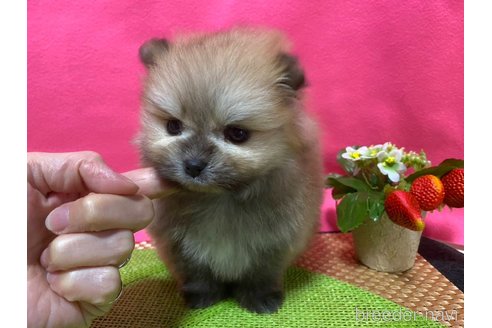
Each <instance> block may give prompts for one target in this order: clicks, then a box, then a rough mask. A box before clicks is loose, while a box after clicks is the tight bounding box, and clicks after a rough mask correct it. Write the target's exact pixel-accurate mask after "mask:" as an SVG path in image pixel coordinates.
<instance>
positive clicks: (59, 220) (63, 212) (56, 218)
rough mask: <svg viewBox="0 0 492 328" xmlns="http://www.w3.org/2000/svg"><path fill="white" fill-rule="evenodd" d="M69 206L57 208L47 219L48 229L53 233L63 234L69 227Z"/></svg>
mask: <svg viewBox="0 0 492 328" xmlns="http://www.w3.org/2000/svg"><path fill="white" fill-rule="evenodd" d="M68 215H69V210H68V205H62V206H60V207H57V208H55V209H54V210H53V211H51V213H50V214H49V215H48V217H47V218H46V222H45V224H46V228H48V230H51V231H53V232H62V231H63V230H65V228H67V227H68Z"/></svg>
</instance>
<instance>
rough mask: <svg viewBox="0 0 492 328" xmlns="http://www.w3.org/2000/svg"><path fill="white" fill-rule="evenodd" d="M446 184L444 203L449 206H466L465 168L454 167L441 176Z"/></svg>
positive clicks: (444, 184)
mask: <svg viewBox="0 0 492 328" xmlns="http://www.w3.org/2000/svg"><path fill="white" fill-rule="evenodd" d="M441 181H442V184H443V186H444V192H445V193H446V195H445V196H444V203H445V204H446V205H448V206H449V207H459V208H461V207H464V206H465V169H453V170H451V171H450V172H449V173H448V174H446V175H445V176H443V177H442V178H441Z"/></svg>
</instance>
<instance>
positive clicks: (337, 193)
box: [325, 173, 357, 199]
mask: <svg viewBox="0 0 492 328" xmlns="http://www.w3.org/2000/svg"><path fill="white" fill-rule="evenodd" d="M341 177H342V176H341V175H340V174H336V173H332V174H329V175H328V176H327V177H326V180H325V186H326V187H327V188H333V190H332V192H331V195H332V197H333V199H340V198H342V197H343V196H345V195H346V194H348V193H351V192H356V191H357V190H355V189H353V188H351V187H348V186H346V185H344V184H343V183H341V182H339V181H338V179H339V178H341Z"/></svg>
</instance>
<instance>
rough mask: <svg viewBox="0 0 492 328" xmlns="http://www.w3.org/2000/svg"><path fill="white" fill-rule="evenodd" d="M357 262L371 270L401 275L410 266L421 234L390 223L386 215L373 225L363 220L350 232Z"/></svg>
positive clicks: (372, 222) (369, 221)
mask: <svg viewBox="0 0 492 328" xmlns="http://www.w3.org/2000/svg"><path fill="white" fill-rule="evenodd" d="M352 234H353V237H354V244H355V252H356V255H357V257H358V259H359V260H360V261H361V262H362V263H363V264H365V265H366V266H368V267H369V268H371V269H374V270H377V271H383V272H402V271H406V270H408V269H410V268H412V267H413V265H414V263H415V257H416V255H417V250H418V248H419V243H420V237H421V236H422V232H421V231H413V230H409V229H407V228H403V227H401V226H399V225H397V224H395V223H393V222H392V221H391V220H390V219H389V218H388V217H387V216H386V214H383V216H382V217H381V219H380V220H378V221H376V222H374V221H373V220H367V221H366V222H364V223H363V224H362V225H361V226H360V227H358V228H357V229H355V230H353V231H352Z"/></svg>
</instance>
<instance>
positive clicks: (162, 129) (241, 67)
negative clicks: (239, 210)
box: [138, 30, 304, 191]
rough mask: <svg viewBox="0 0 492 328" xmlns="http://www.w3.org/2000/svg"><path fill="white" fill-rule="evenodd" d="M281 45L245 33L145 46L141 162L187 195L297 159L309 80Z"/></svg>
mask: <svg viewBox="0 0 492 328" xmlns="http://www.w3.org/2000/svg"><path fill="white" fill-rule="evenodd" d="M282 47H283V43H282V41H281V38H280V37H279V36H278V35H275V34H268V33H266V34H265V33H261V32H251V31H241V30H239V31H238V30H236V31H232V32H227V33H220V34H215V35H211V36H200V37H195V38H193V39H186V40H177V41H176V42H175V43H173V44H170V43H168V42H167V41H165V40H155V39H154V40H151V41H149V42H147V43H145V44H144V45H143V46H142V47H141V49H140V57H141V60H142V62H143V63H144V64H145V65H146V66H147V68H148V77H147V80H146V84H145V89H144V97H143V112H142V131H141V134H140V136H139V139H138V142H139V145H140V148H141V152H142V157H143V160H144V162H145V163H146V164H148V165H152V166H153V167H155V168H156V170H157V172H158V173H159V174H160V175H161V176H162V177H163V178H165V179H168V180H171V181H175V182H177V183H179V184H180V185H182V186H183V187H185V188H187V189H190V190H194V191H221V190H224V189H226V190H230V189H235V188H237V187H240V186H242V185H245V184H248V182H250V181H252V180H254V179H255V178H257V177H259V176H261V175H264V174H265V173H267V172H269V171H271V170H275V169H276V168H278V167H279V166H280V165H281V164H283V163H285V161H288V160H290V159H292V157H293V156H294V154H295V147H296V138H297V134H298V132H297V129H296V115H297V113H298V108H297V107H298V106H299V103H298V101H297V91H298V89H300V88H301V87H302V86H303V84H304V77H303V74H302V71H301V70H300V69H299V67H298V66H297V62H296V60H295V59H294V58H293V57H290V56H288V55H286V54H285V53H284V52H283V49H282Z"/></svg>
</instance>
